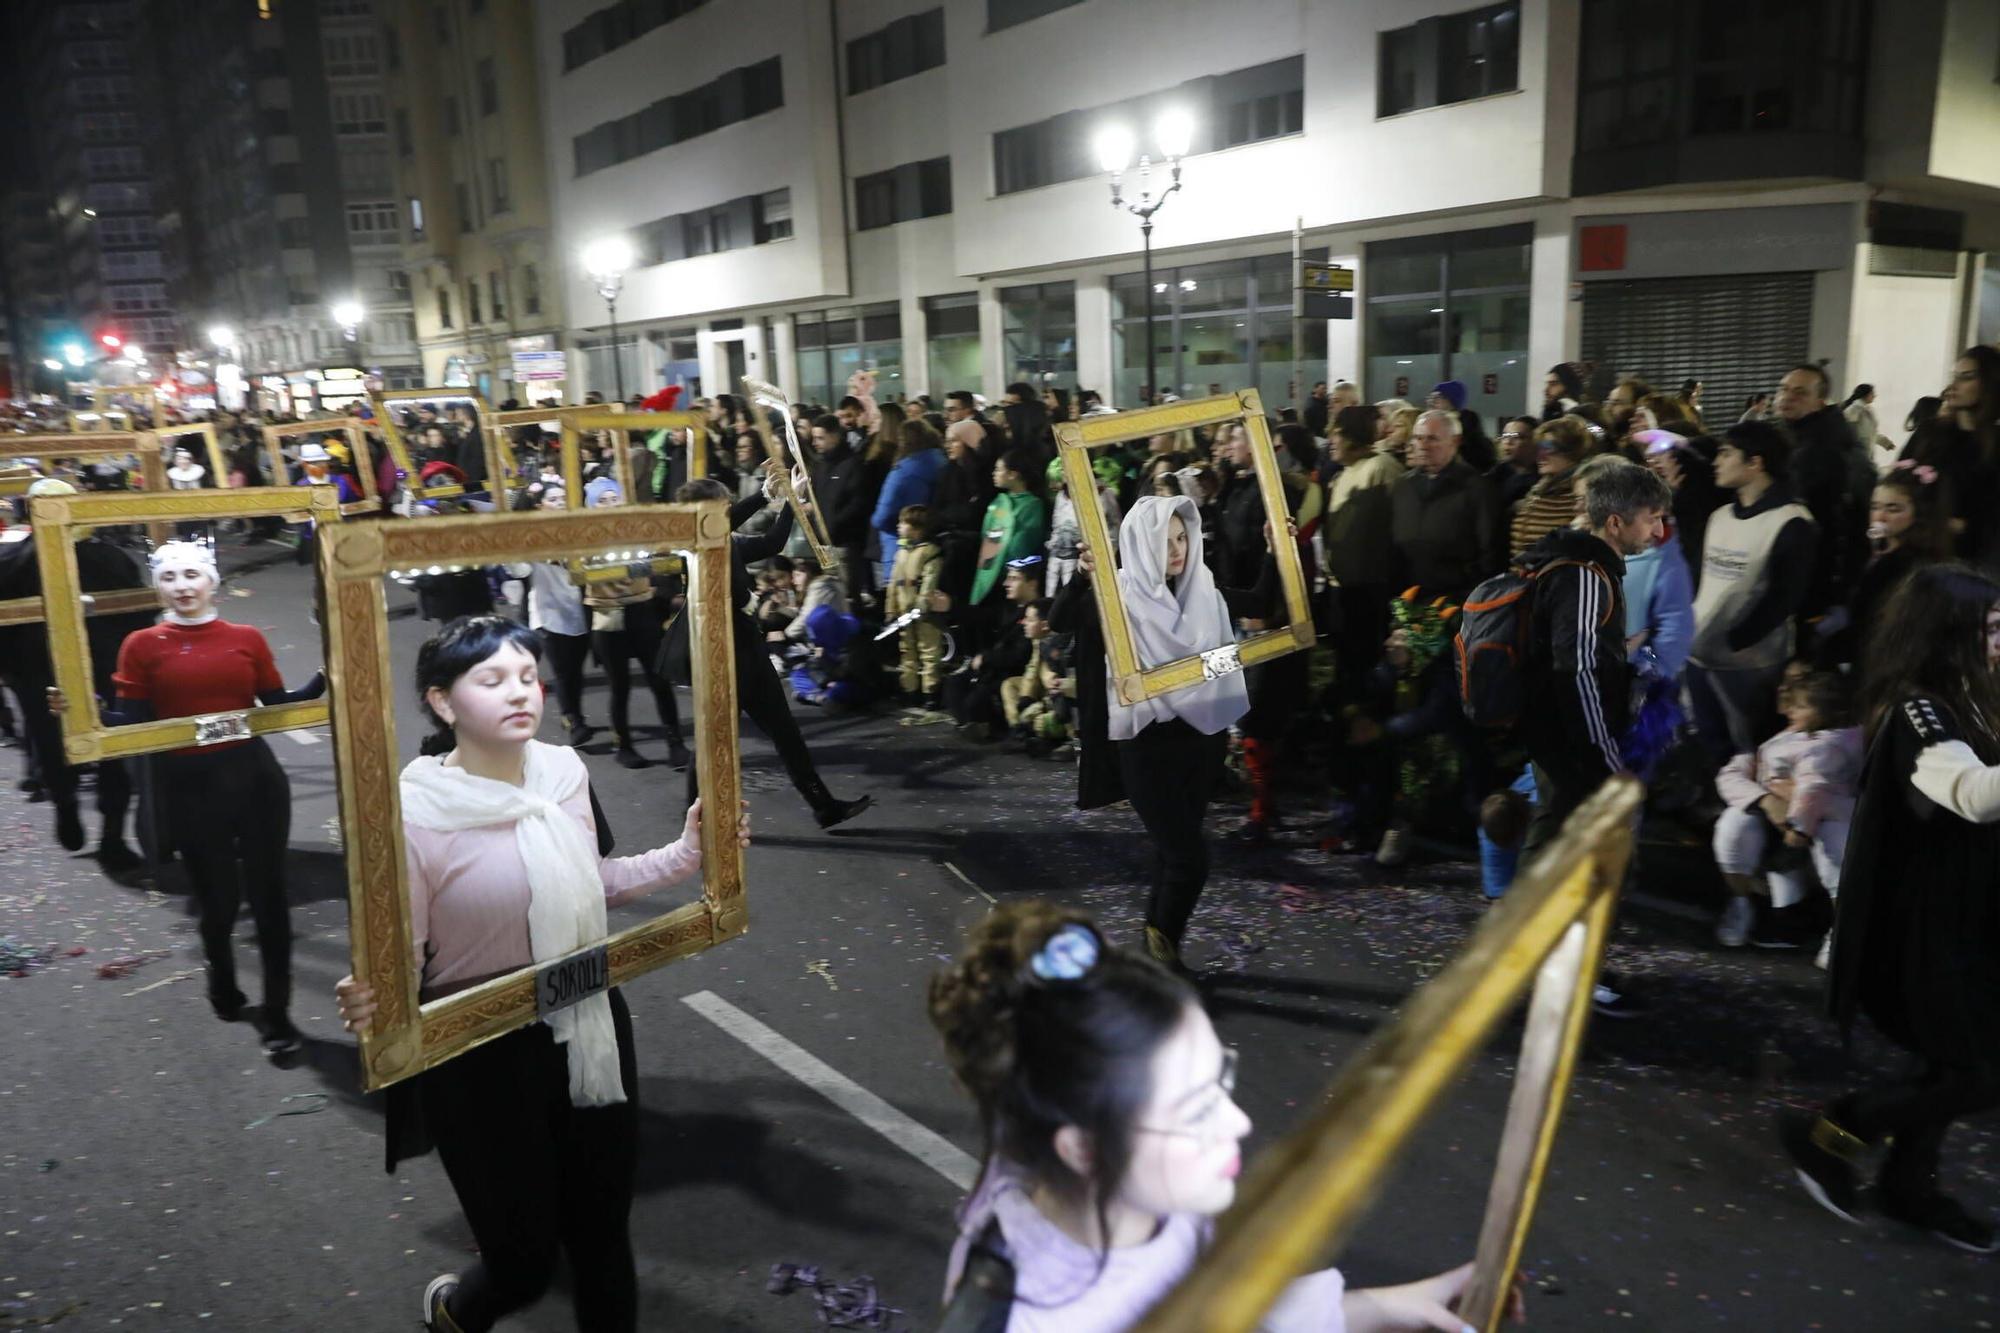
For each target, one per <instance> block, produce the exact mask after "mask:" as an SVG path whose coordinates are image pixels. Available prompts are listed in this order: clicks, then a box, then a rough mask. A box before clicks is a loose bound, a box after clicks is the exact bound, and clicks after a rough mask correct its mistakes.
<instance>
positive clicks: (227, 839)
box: [153, 736, 292, 1017]
mask: <svg viewBox="0 0 2000 1333" xmlns="http://www.w3.org/2000/svg"><path fill="white" fill-rule="evenodd" d="M155 763H156V767H155V768H154V770H153V772H154V776H155V779H156V787H155V790H156V792H157V793H158V799H159V801H160V804H161V807H162V812H163V813H164V815H165V816H166V829H167V835H168V836H169V837H170V838H171V839H172V841H173V846H174V850H175V851H177V852H179V853H180V855H181V859H182V861H184V862H185V863H186V865H187V872H188V878H189V879H190V880H192V881H193V882H194V894H195V902H196V903H197V904H198V905H199V907H200V909H201V948H202V953H203V954H204V955H205V956H206V957H207V959H208V988H209V992H210V993H211V994H215V995H228V994H229V993H230V992H231V991H234V990H235V989H236V988H237V987H236V954H235V950H234V947H233V945H232V943H231V939H230V937H231V935H232V934H233V933H234V931H235V929H236V914H237V912H238V910H239V909H240V908H241V907H242V903H243V898H244V896H245V895H246V894H247V895H248V896H249V899H250V917H251V920H253V921H254V922H256V924H257V952H258V953H259V954H260V955H261V956H262V958H263V960H264V1012H265V1014H266V1016H267V1017H269V1016H274V1015H281V1014H284V1013H285V1011H286V1010H287V1009H288V1008H290V1006H291V999H292V915H291V906H290V904H289V903H288V902H287V901H286V898H285V849H286V846H287V844H288V843H289V842H290V840H291V832H292V785H291V782H290V781H289V780H288V779H287V778H286V777H285V770H284V768H283V767H281V766H280V765H279V763H278V757H277V756H276V755H274V754H272V753H271V747H270V746H269V745H267V744H266V743H265V742H264V739H263V737H261V736H260V737H257V738H255V739H252V740H248V741H245V742H244V743H243V744H241V745H232V746H230V747H229V748H227V749H223V750H200V751H195V752H193V753H188V754H182V753H172V754H163V755H160V756H158V757H157V759H156V760H155ZM239 861H241V862H242V869H241V871H240V872H239V870H238V869H237V863H238V862H239Z"/></svg>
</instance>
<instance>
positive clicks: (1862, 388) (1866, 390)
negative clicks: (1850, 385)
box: [1841, 384, 1875, 409]
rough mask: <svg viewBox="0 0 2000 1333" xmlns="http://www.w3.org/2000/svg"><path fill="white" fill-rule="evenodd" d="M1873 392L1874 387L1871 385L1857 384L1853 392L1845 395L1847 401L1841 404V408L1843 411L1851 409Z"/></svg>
mask: <svg viewBox="0 0 2000 1333" xmlns="http://www.w3.org/2000/svg"><path fill="white" fill-rule="evenodd" d="M1874 392H1875V386H1874V385H1872V384H1857V385H1855V386H1854V392H1853V393H1850V394H1848V395H1847V401H1846V402H1844V403H1842V404H1841V407H1842V408H1843V409H1844V408H1849V407H1852V406H1854V405H1855V404H1856V403H1858V402H1860V401H1861V400H1862V399H1863V398H1866V397H1867V396H1868V395H1869V394H1871V393H1874Z"/></svg>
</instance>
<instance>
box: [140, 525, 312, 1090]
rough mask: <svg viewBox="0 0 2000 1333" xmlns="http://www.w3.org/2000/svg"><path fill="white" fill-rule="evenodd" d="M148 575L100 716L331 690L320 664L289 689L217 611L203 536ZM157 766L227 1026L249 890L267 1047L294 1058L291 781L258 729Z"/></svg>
mask: <svg viewBox="0 0 2000 1333" xmlns="http://www.w3.org/2000/svg"><path fill="white" fill-rule="evenodd" d="M152 572H153V586H154V587H155V588H156V589H157V590H158V591H159V594H160V603H161V605H162V606H163V607H164V608H165V614H164V615H162V616H161V618H160V622H159V623H158V624H156V625H152V626H150V627H148V628H146V629H142V630H135V631H133V632H132V633H131V634H128V635H126V636H125V642H124V645H123V646H122V647H121V648H120V649H119V650H118V669H117V671H116V673H115V674H114V675H113V677H112V681H113V683H114V684H115V686H116V687H117V690H118V698H117V701H116V704H115V705H114V708H113V709H107V710H106V718H105V720H106V721H107V722H111V723H113V724H116V723H121V722H122V723H132V722H143V721H147V720H150V719H153V718H165V717H197V716H202V715H205V714H209V713H233V712H241V711H243V710H245V709H249V708H254V707H256V706H257V705H259V704H280V703H294V702H298V701H301V700H307V699H317V698H319V697H320V696H321V695H323V694H325V693H326V675H325V673H324V672H314V673H313V677H312V679H311V680H309V681H307V682H306V684H305V685H304V686H303V687H301V688H299V689H297V690H287V689H286V688H285V682H284V680H283V678H281V677H280V676H279V675H278V665H277V663H276V662H275V661H274V660H273V659H272V657H271V647H270V645H269V644H267V643H266V642H264V636H263V634H262V633H261V632H260V631H258V630H256V629H254V628H252V627H251V626H249V625H235V624H231V623H230V622H229V621H226V620H224V619H222V617H221V615H220V614H219V613H218V612H217V611H216V608H215V596H216V593H217V591H218V590H219V589H220V588H221V585H222V577H221V574H220V573H219V572H218V571H217V569H216V566H215V553H214V551H213V550H212V549H211V548H210V547H209V546H208V545H207V544H205V543H202V542H186V541H177V542H168V543H167V544H165V545H164V546H161V547H160V548H159V549H157V550H155V551H154V552H153V556H152ZM157 762H158V767H157V769H156V770H155V772H156V776H157V779H158V781H157V783H156V784H155V790H156V791H158V792H159V793H160V801H161V804H162V807H163V808H162V814H163V815H164V816H165V826H166V828H167V830H168V836H169V837H170V838H171V840H172V843H173V847H174V850H175V851H177V852H179V853H180V855H181V860H182V861H183V862H184V863H185V864H186V866H187V872H188V878H189V879H190V880H192V881H193V883H194V891H195V899H196V902H197V904H198V906H199V907H200V912H201V918H200V920H201V945H202V951H203V953H204V954H205V955H206V957H207V959H208V1002H209V1004H211V1005H212V1006H214V1008H215V1013H216V1016H217V1017H218V1018H221V1019H222V1020H223V1021H224V1022H235V1021H236V1020H237V1019H238V1018H240V1017H242V1014H243V1009H244V1006H245V1005H246V1004H247V1003H248V1001H247V999H246V998H245V996H244V994H243V992H242V991H241V990H238V989H237V986H236V959H235V955H234V953H233V951H232V948H231V945H230V935H231V933H232V932H233V931H234V929H235V927H236V913H237V910H238V908H239V907H240V906H241V904H242V900H243V897H244V895H245V894H246V892H247V894H248V896H249V899H250V914H251V916H252V917H253V918H254V919H255V921H256V923H257V951H258V953H259V954H261V955H262V956H263V962H264V1008H263V1013H262V1015H261V1016H262V1019H263V1023H262V1026H263V1030H264V1049H265V1050H266V1051H267V1052H269V1053H270V1054H272V1055H274V1056H276V1055H285V1054H289V1053H290V1052H292V1051H295V1050H297V1049H298V1047H299V1032H298V1029H297V1028H295V1027H293V1026H292V1020H291V1015H290V1009H291V994H292V922H291V909H290V905H289V904H288V902H287V901H286V897H285V848H286V844H287V842H288V840H289V838H290V834H291V822H292V788H291V783H290V782H289V781H288V780H287V779H286V777H285V770H284V769H283V768H282V767H280V766H279V764H278V760H277V757H276V756H275V755H273V754H272V753H271V747H270V746H269V745H267V744H266V743H265V742H264V739H263V738H262V737H261V736H253V737H251V738H249V739H247V740H240V741H221V742H218V743H216V744H212V745H202V746H195V747H190V748H188V749H185V750H175V751H172V752H170V753H167V754H163V755H160V756H158V761H157ZM239 861H240V862H241V863H242V869H241V871H240V872H239V871H238V868H237V863H238V862H239Z"/></svg>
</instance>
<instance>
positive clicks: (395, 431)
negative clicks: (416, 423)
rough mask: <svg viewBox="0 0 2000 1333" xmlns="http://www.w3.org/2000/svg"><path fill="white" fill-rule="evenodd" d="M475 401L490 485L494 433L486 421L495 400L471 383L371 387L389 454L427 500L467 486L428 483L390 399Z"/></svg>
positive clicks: (458, 492)
mask: <svg viewBox="0 0 2000 1333" xmlns="http://www.w3.org/2000/svg"><path fill="white" fill-rule="evenodd" d="M430 402H449V403H471V404H472V409H473V411H475V412H477V413H478V414H479V430H480V433H481V435H482V436H484V438H483V439H482V440H481V441H480V446H481V448H482V449H483V450H484V451H485V454H486V469H487V478H486V484H487V486H488V487H489V488H490V487H491V486H492V484H493V476H492V472H493V462H494V459H493V437H492V436H491V435H489V434H487V433H486V421H487V419H488V418H489V417H491V416H492V415H493V406H492V404H490V403H488V402H487V401H486V397H485V395H483V394H481V393H480V392H479V390H477V389H475V388H472V387H471V386H470V385H468V386H466V387H465V388H462V389H439V388H425V389H370V390H369V391H368V405H369V406H370V407H372V408H373V409H374V410H375V424H376V425H377V426H379V427H381V430H382V440H383V442H384V443H385V444H386V445H388V448H389V457H391V458H393V459H395V460H396V466H397V467H399V468H401V469H403V476H404V478H405V482H406V484H407V485H408V487H409V489H410V490H411V491H413V492H415V493H416V494H418V495H421V496H422V497H423V498H424V499H426V500H443V499H448V498H450V497H451V496H454V495H464V494H465V487H463V486H461V485H459V484H458V483H457V482H455V481H454V482H446V483H444V484H441V485H433V486H426V485H424V484H423V478H422V476H421V475H420V474H419V472H418V469H417V465H416V455H415V454H413V453H411V452H410V443H409V441H408V440H405V439H404V438H403V428H402V427H401V426H400V425H398V424H397V423H396V414H395V413H393V412H391V411H390V410H389V404H390V403H430Z"/></svg>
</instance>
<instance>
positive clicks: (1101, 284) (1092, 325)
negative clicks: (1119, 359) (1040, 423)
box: [1076, 273, 1116, 403]
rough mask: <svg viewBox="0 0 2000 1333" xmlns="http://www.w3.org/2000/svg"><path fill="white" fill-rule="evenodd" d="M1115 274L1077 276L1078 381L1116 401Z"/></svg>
mask: <svg viewBox="0 0 2000 1333" xmlns="http://www.w3.org/2000/svg"><path fill="white" fill-rule="evenodd" d="M1115 369H1116V367H1115V364H1114V362H1113V360H1112V353H1111V277H1110V275H1109V274H1106V273H1099V274H1096V275H1094V276H1092V277H1088V278H1078V279H1077V280H1076V383H1077V387H1078V388H1088V389H1095V390H1097V391H1098V392H1099V393H1101V394H1103V395H1104V401H1105V402H1107V403H1109V402H1112V401H1113V396H1114V390H1113V388H1112V385H1113V383H1114V382H1115V381H1114V371H1115Z"/></svg>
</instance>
